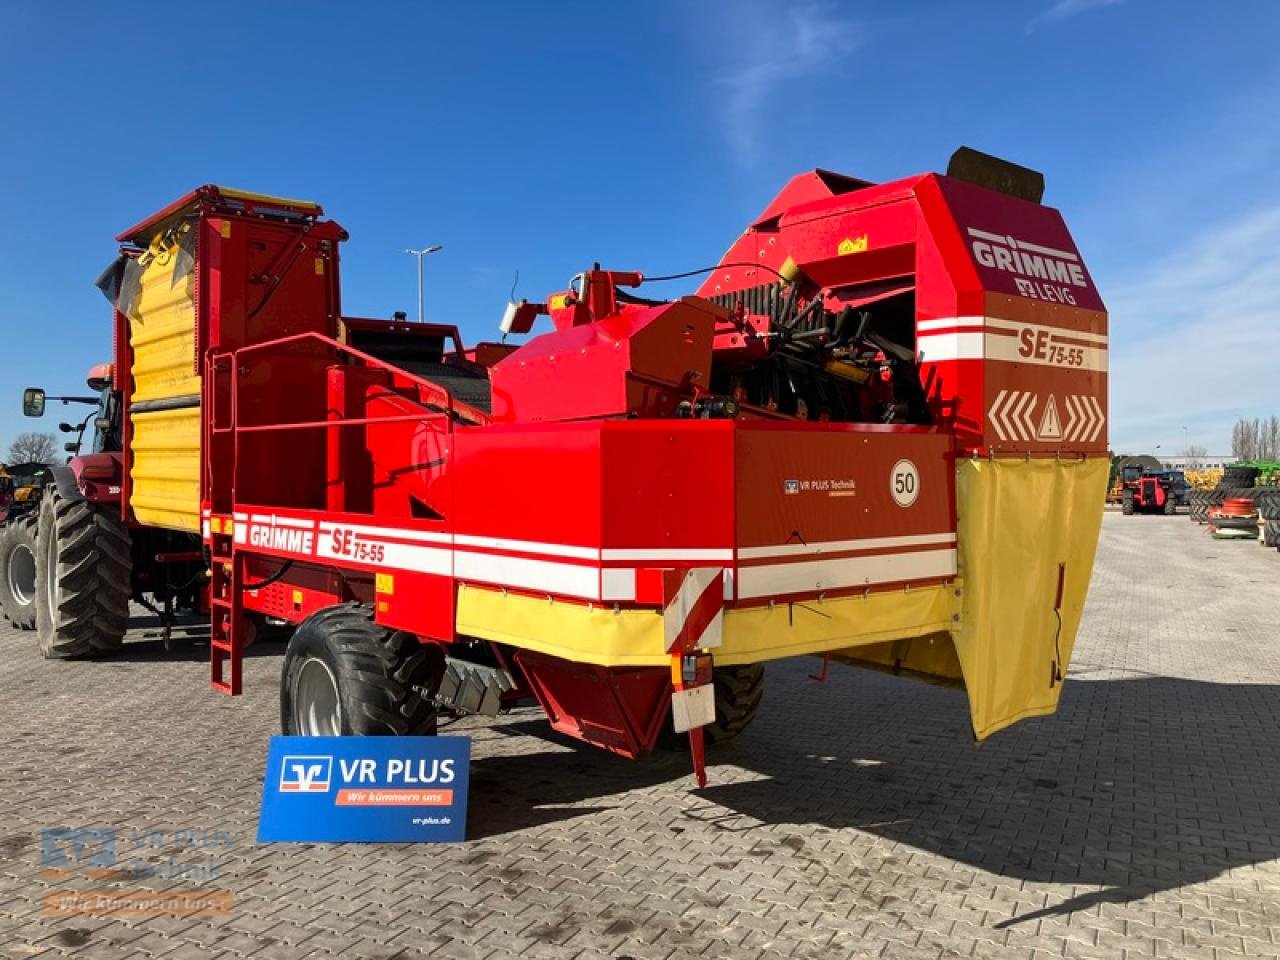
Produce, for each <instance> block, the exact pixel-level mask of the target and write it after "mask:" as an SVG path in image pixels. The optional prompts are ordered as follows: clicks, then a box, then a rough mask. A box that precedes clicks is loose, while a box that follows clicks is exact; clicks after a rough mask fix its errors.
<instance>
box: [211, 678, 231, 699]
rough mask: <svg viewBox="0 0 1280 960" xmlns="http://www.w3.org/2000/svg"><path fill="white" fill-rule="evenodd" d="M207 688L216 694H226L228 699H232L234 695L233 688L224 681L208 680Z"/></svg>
mask: <svg viewBox="0 0 1280 960" xmlns="http://www.w3.org/2000/svg"><path fill="white" fill-rule="evenodd" d="M209 686H211V687H213V689H215V690H217V691H218V693H224V694H226V695H227V696H228V697H234V696H235V695H236V691H235V688H234V687H232V686H231V684H229V683H227V681H225V680H210V681H209Z"/></svg>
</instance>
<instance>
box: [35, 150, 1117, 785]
mask: <svg viewBox="0 0 1280 960" xmlns="http://www.w3.org/2000/svg"><path fill="white" fill-rule="evenodd" d="M1042 191H1043V179H1042V178H1041V177H1040V176H1039V175H1038V174H1035V173H1033V172H1032V171H1028V170H1025V169H1023V168H1021V167H1017V166H1014V165H1012V164H1008V163H1005V162H1003V161H999V160H996V159H994V158H990V157H986V156H984V155H982V154H977V153H976V152H974V151H969V150H965V149H962V150H960V151H958V152H957V154H956V155H955V156H954V157H953V158H952V164H951V167H950V169H949V171H948V175H947V176H940V175H937V174H925V175H921V176H914V177H910V178H908V179H905V180H899V181H895V182H893V183H887V184H879V185H876V184H872V183H869V182H867V181H863V180H858V179H854V178H852V177H847V176H842V175H839V174H835V173H831V172H828V171H823V170H815V171H812V172H809V173H804V174H801V175H799V176H797V177H795V178H794V179H793V180H791V182H790V183H788V184H787V185H786V187H784V188H783V190H782V192H781V193H780V194H779V195H778V196H777V198H776V199H775V200H774V201H773V202H772V203H771V204H769V206H768V207H767V208H766V209H765V210H764V212H763V213H762V214H761V215H760V216H759V217H758V218H756V219H755V220H754V221H753V222H752V223H751V224H750V226H748V228H747V229H746V231H745V232H744V233H743V234H742V235H741V236H740V237H739V238H738V239H737V240H736V241H735V242H734V243H733V245H732V246H731V247H730V249H729V251H728V252H727V253H726V254H725V256H724V257H723V259H722V261H721V263H720V264H719V265H718V266H717V267H715V268H714V269H711V270H708V271H701V272H705V273H707V274H708V275H707V277H706V280H705V282H703V283H702V285H701V287H700V288H699V289H698V291H697V294H696V295H693V296H682V297H679V298H676V299H659V298H653V297H649V296H641V295H640V294H639V293H637V292H636V291H637V290H638V289H639V288H642V287H643V288H645V289H646V291H647V290H648V288H650V287H651V286H652V285H653V284H654V282H655V281H656V280H660V279H676V278H674V277H673V278H653V277H650V278H648V279H646V277H645V276H644V275H643V274H641V273H638V272H630V271H628V272H619V271H613V270H606V269H602V268H601V267H600V266H599V265H596V266H593V267H591V268H590V269H587V270H584V271H583V272H581V273H579V274H578V275H577V276H576V277H574V279H573V281H572V282H571V283H570V285H569V287H568V289H566V290H563V291H561V292H558V293H555V294H554V295H552V296H551V297H549V298H548V299H547V300H546V301H545V302H542V303H530V302H521V303H519V304H511V305H509V307H508V309H507V312H506V314H505V316H504V317H503V323H502V327H503V331H504V334H525V333H530V332H532V330H533V327H534V325H535V323H536V324H543V325H547V324H548V321H549V329H546V330H544V332H541V333H539V334H538V335H537V336H534V337H533V338H532V339H529V340H528V341H527V342H525V343H523V345H521V346H518V347H512V346H503V345H499V344H482V345H480V346H479V347H476V348H473V349H471V350H465V349H464V348H463V346H462V344H461V343H460V341H459V338H458V334H457V331H456V329H454V328H452V327H446V326H439V325H434V324H414V323H406V322H402V321H382V320H370V319H360V318H353V317H349V316H345V315H344V314H343V313H342V310H341V306H340V298H339V289H340V288H339V282H338V273H339V247H340V245H341V243H342V242H343V241H345V240H346V239H347V234H346V232H345V231H344V230H343V229H342V227H341V226H339V225H338V224H337V223H335V222H333V221H331V220H327V219H325V218H324V216H323V212H322V210H321V208H320V207H319V206H318V205H317V204H314V203H310V202H303V201H295V200H285V199H279V198H273V197H266V196H261V195H257V194H250V193H244V192H240V191H234V190H228V189H223V188H218V187H212V186H207V187H201V188H200V189H198V190H195V191H193V192H192V193H190V194H188V195H186V196H185V197H182V198H181V199H179V200H177V201H176V202H174V203H172V204H170V205H169V206H168V207H166V208H164V209H163V210H161V211H160V212H159V213H157V214H155V215H154V216H151V217H149V218H147V219H146V220H144V221H142V222H141V223H139V224H137V225H136V226H134V227H132V228H130V229H129V230H127V231H125V232H124V233H123V234H121V235H120V237H119V238H118V239H119V240H120V242H121V243H122V244H123V246H122V247H121V249H120V255H119V258H118V259H117V260H116V262H115V263H114V265H113V266H112V268H111V269H109V270H108V271H107V272H106V273H105V274H104V276H103V277H102V279H101V281H100V286H102V288H103V289H104V290H105V291H106V292H107V294H108V296H109V299H110V300H111V301H112V304H113V306H114V321H113V322H114V342H115V356H114V368H113V369H114V371H115V380H114V381H113V393H112V396H113V400H114V407H113V414H112V417H113V418H114V419H112V420H111V421H110V422H111V423H113V424H116V425H118V433H117V435H116V439H117V440H118V444H117V445H115V446H114V447H113V448H112V449H110V450H107V449H104V450H103V451H102V452H99V453H94V454H89V455H85V456H81V457H77V458H75V459H74V460H73V461H72V462H71V463H70V464H69V465H68V466H66V467H65V468H62V467H60V468H57V469H56V470H55V474H56V480H57V482H56V484H55V485H54V487H53V488H51V490H50V491H49V493H48V495H46V497H45V498H44V502H43V504H42V508H41V514H40V529H39V555H40V556H39V560H40V563H39V577H38V586H37V591H38V594H39V602H38V603H37V607H38V616H39V624H38V626H39V633H40V639H41V646H42V649H43V650H44V652H45V654H46V655H47V656H51V657H66V656H81V655H86V654H95V653H108V652H110V651H112V650H114V649H115V648H117V647H119V646H120V644H121V642H122V640H123V638H124V633H125V627H126V623H127V618H128V604H129V600H130V597H131V596H132V597H135V598H145V599H148V601H149V602H151V603H152V604H156V603H157V601H159V602H160V603H162V604H167V603H169V602H171V601H172V600H173V599H174V598H175V597H176V596H178V595H179V594H181V593H182V592H183V591H190V590H191V589H192V587H193V585H194V584H199V585H200V587H201V589H202V590H203V591H204V592H205V593H206V595H207V604H208V607H209V608H210V619H211V625H212V634H211V641H210V648H211V682H212V684H213V687H214V688H215V689H216V690H218V691H220V692H223V693H226V694H238V693H240V692H241V688H242V673H241V658H242V656H243V653H244V650H245V648H246V647H247V646H248V645H249V643H251V642H252V641H253V639H254V638H255V636H256V635H257V631H258V627H259V626H260V625H261V623H262V622H263V621H264V618H268V617H269V618H274V619H275V620H276V621H284V622H287V623H289V624H290V625H296V629H295V630H294V631H293V633H292V639H291V640H290V641H289V644H288V648H287V651H286V653H285V662H284V667H283V671H282V679H281V689H280V702H281V715H282V716H281V720H282V725H283V728H284V730H285V732H287V733H296V734H328V733H341V734H424V733H431V732H433V731H434V730H435V728H436V720H437V717H438V716H440V715H442V714H456V713H481V714H494V713H497V712H498V711H500V710H502V709H505V708H507V707H509V706H511V705H513V704H515V703H517V702H520V701H527V700H536V701H537V703H538V704H540V706H541V707H542V709H543V710H544V711H545V713H546V715H547V717H548V718H549V720H550V722H551V724H552V726H554V727H555V728H556V729H557V730H559V731H561V732H563V733H566V734H569V735H571V736H574V737H578V738H580V739H582V740H584V741H587V742H589V743H592V744H595V745H597V746H600V747H603V748H604V749H607V750H610V751H613V752H616V753H619V754H624V755H627V756H635V755H638V754H642V753H644V752H646V751H648V750H650V749H651V748H653V746H654V745H655V744H656V743H657V742H658V741H659V740H661V739H663V738H669V737H672V736H674V735H676V734H683V733H685V732H688V734H689V743H690V746H691V753H692V756H693V759H694V764H695V770H696V772H697V774H698V777H699V780H700V782H701V781H702V780H703V779H704V772H703V754H702V745H703V741H704V733H705V734H706V738H707V739H710V740H712V741H715V740H719V739H723V738H726V737H729V736H732V735H734V734H736V733H737V732H739V731H741V730H742V729H743V728H744V727H745V726H746V724H747V723H748V722H749V721H750V719H751V717H752V715H753V714H754V712H755V709H756V706H757V705H758V703H759V702H760V697H761V689H762V683H763V667H762V665H763V664H764V663H765V662H767V661H770V660H775V659H779V658H783V657H791V656H798V655H819V656H822V657H824V658H827V659H828V660H836V661H841V662H846V663H851V664H856V665H862V666H867V667H871V668H874V669H878V670H887V671H890V672H893V673H896V674H901V675H904V676H914V677H918V678H924V679H928V680H931V681H935V682H944V683H948V684H952V685H954V686H958V687H961V688H963V689H965V690H966V691H967V695H968V700H969V707H970V716H971V720H972V726H973V730H974V733H975V735H976V736H977V737H978V738H984V737H987V736H988V735H990V734H992V733H994V732H996V731H998V730H1000V729H1002V728H1004V727H1006V726H1008V725H1010V724H1012V723H1014V722H1016V721H1018V720H1020V719H1022V718H1025V717H1030V716H1037V715H1043V714H1047V713H1051V712H1052V711H1053V710H1054V709H1055V707H1056V705H1057V701H1058V697H1059V695H1060V692H1061V683H1062V679H1063V676H1064V675H1065V673H1066V671H1067V664H1068V661H1069V659H1070V656H1071V649H1072V644H1073V641H1074V639H1075V634H1076V629H1077V625H1078V623H1079V618H1080V613H1081V608H1082V605H1083V601H1084V596H1085V591H1086V587H1087V584H1088V582H1089V576H1090V571H1091V567H1092V563H1093V555H1094V549H1095V546H1096V540H1097V534H1098V529H1099V525H1100V522H1101V509H1102V494H1103V492H1104V489H1105V486H1106V481H1107V475H1108V465H1109V461H1108V457H1107V441H1106V432H1105V429H1104V427H1105V410H1106V399H1107V398H1106V388H1107V384H1106V360H1107V318H1106V313H1105V310H1104V307H1103V304H1102V301H1101V299H1100V298H1099V296H1098V293H1097V291H1096V289H1095V288H1094V285H1093V282H1092V280H1091V279H1090V277H1089V275H1088V273H1087V271H1086V269H1085V266H1084V263H1083V260H1082V259H1081V257H1080V254H1079V252H1078V251H1077V249H1076V247H1075V244H1074V243H1073V242H1072V239H1071V237H1070V235H1069V233H1068V232H1067V229H1066V227H1065V225H1064V224H1063V221H1062V218H1061V216H1060V215H1059V214H1058V213H1057V211H1055V210H1053V209H1051V208H1049V207H1045V206H1043V205H1041V204H1040V197H1041V193H1042ZM544 317H545V318H546V320H544V319H542V318H544ZM38 399H39V393H38V391H34V390H33V391H29V396H28V400H29V401H30V402H31V403H32V404H33V405H35V404H36V402H37V401H38ZM206 580H207V583H206Z"/></svg>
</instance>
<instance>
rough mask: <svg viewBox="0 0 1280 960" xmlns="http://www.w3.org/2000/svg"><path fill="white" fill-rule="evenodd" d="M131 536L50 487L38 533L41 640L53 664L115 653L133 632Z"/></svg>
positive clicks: (102, 514)
mask: <svg viewBox="0 0 1280 960" xmlns="http://www.w3.org/2000/svg"><path fill="white" fill-rule="evenodd" d="M132 566H133V561H132V556H131V544H130V538H129V530H128V528H127V527H125V525H124V524H123V523H121V522H120V520H118V519H117V518H115V517H113V516H111V515H110V514H108V513H107V512H105V511H103V510H99V509H97V508H96V507H95V506H94V505H93V504H91V503H88V502H86V501H84V500H68V499H66V498H64V497H63V496H62V495H61V494H60V493H59V492H58V490H57V488H56V487H50V488H49V490H48V491H47V492H46V493H45V495H44V496H43V497H42V498H41V501H40V522H39V527H38V532H37V534H36V593H35V608H36V634H37V636H38V637H39V639H40V652H41V653H43V654H44V655H45V657H46V658H48V659H51V660H60V659H65V658H67V657H87V656H94V655H97V654H105V653H111V652H113V651H115V650H118V649H119V648H120V645H121V644H122V643H124V634H125V630H126V629H128V626H129V595H130V576H131V571H132Z"/></svg>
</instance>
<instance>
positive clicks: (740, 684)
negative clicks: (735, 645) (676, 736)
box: [706, 663, 764, 744]
mask: <svg viewBox="0 0 1280 960" xmlns="http://www.w3.org/2000/svg"><path fill="white" fill-rule="evenodd" d="M715 685H716V722H715V723H713V724H711V725H710V726H709V727H707V728H706V736H707V742H708V743H711V744H717V743H723V742H725V741H726V740H732V739H733V738H734V737H736V736H737V735H738V734H740V733H741V732H742V731H743V730H745V729H747V727H749V726H750V725H751V721H752V720H754V719H755V717H756V711H757V710H759V709H760V701H761V700H763V699H764V664H763V663H748V664H744V665H743V666H740V667H717V668H716V670H715Z"/></svg>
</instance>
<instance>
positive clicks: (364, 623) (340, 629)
mask: <svg viewBox="0 0 1280 960" xmlns="http://www.w3.org/2000/svg"><path fill="white" fill-rule="evenodd" d="M443 672H444V655H443V653H442V652H441V651H440V649H439V648H438V647H436V646H434V645H432V644H424V643H422V642H421V641H419V640H418V638H417V637H415V636H413V635H412V634H408V633H403V632H401V631H398V630H388V629H386V628H385V627H380V626H378V625H377V624H376V623H374V622H373V611H372V610H371V609H370V608H369V607H367V606H364V605H361V604H358V603H344V604H340V605H338V606H334V607H327V608H326V609H324V610H321V611H320V612H319V613H314V614H312V615H311V616H310V617H308V618H307V619H306V620H304V621H303V622H302V623H301V624H299V625H298V629H297V630H296V631H294V634H293V637H292V639H290V640H289V646H288V647H287V648H286V650H285V655H284V669H283V671H282V672H281V675H280V726H281V728H282V729H283V730H284V732H285V733H286V734H288V735H290V736H323V735H330V736H337V735H342V736H363V737H370V736H431V735H432V734H434V733H435V732H436V708H435V706H434V704H432V702H431V699H430V696H431V693H432V691H434V690H436V689H437V688H438V687H439V684H440V678H441V676H442V675H443ZM327 698H331V699H327Z"/></svg>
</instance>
